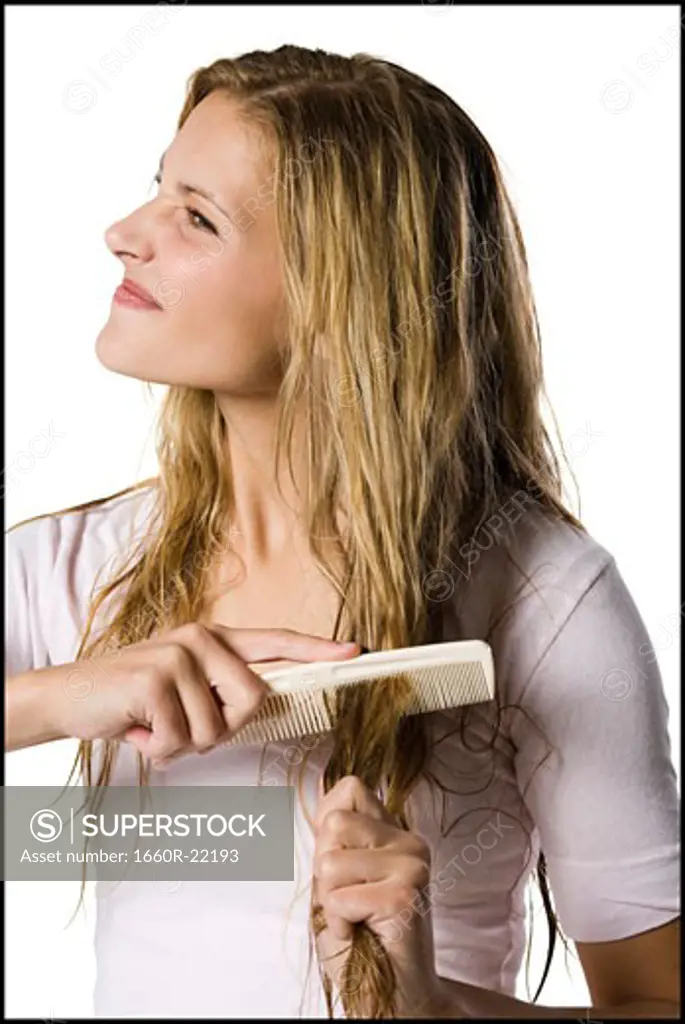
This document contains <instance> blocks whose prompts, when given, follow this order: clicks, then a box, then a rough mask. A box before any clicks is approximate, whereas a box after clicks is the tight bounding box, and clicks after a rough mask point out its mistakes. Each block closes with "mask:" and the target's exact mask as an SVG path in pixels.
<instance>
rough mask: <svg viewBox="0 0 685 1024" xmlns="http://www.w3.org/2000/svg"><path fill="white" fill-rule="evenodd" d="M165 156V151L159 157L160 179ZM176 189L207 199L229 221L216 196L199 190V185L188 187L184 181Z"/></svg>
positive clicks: (228, 216) (229, 218) (229, 217)
mask: <svg viewBox="0 0 685 1024" xmlns="http://www.w3.org/2000/svg"><path fill="white" fill-rule="evenodd" d="M165 156H166V151H165V152H164V153H162V155H161V157H160V158H159V169H158V174H159V176H160V177H161V176H162V172H163V170H164V157H165ZM178 187H179V189H180V190H181V192H183V193H184V194H185V195H192V194H194V195H198V196H202V198H203V199H207V200H208V201H209V202H210V203H212V205H213V206H216V208H217V210H219V211H220V212H221V213H223V215H224V217H226V219H227V220H231V216H230V214H228V213H226V211H225V210H224V208H223V206H221V204H220V203H218V202H217V199H216V196H214V195H213V194H212V193H211V192H208V191H207V190H206V189H204V188H200V186H199V185H188V184H186V182H184V181H179V183H178Z"/></svg>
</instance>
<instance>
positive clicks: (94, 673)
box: [43, 623, 360, 768]
mask: <svg viewBox="0 0 685 1024" xmlns="http://www.w3.org/2000/svg"><path fill="white" fill-rule="evenodd" d="M359 653H360V648H359V646H358V645H352V646H345V645H343V644H341V643H338V642H335V641H332V640H326V639H324V638H323V637H317V636H311V635H309V634H305V633H298V632H296V631H295V630H289V629H237V628H235V629H234V628H231V627H227V626H221V625H219V624H213V625H212V626H204V625H201V624H200V623H187V624H186V625H183V626H179V627H177V628H176V629H172V630H168V631H166V632H165V633H161V634H159V635H158V636H154V637H152V638H151V639H149V640H143V641H141V642H139V643H136V644H131V645H130V646H128V647H121V648H117V649H116V650H114V651H112V652H108V653H106V654H104V655H100V656H97V657H93V658H89V659H88V660H86V661H75V662H71V663H69V664H67V665H59V666H55V667H51V668H49V669H46V670H43V671H46V672H49V673H53V674H54V673H57V674H58V675H59V676H60V679H61V685H60V684H59V683H58V681H57V679H54V680H53V681H52V684H51V687H50V691H51V694H52V696H53V699H54V705H53V707H52V714H51V717H53V718H54V724H55V726H56V728H58V729H59V732H60V735H63V736H71V737H75V738H78V739H82V740H94V739H123V740H126V741H127V742H129V743H132V744H133V745H134V746H135V747H136V748H137V749H138V750H139V751H140V752H141V754H143V755H144V756H145V757H148V758H150V760H151V762H152V765H153V766H154V767H157V768H158V767H163V764H160V762H167V761H169V760H171V759H172V758H176V757H179V756H180V755H183V754H189V753H204V752H206V751H209V750H211V749H212V748H213V747H215V746H217V745H218V744H220V743H225V742H226V741H227V740H229V739H231V738H232V737H233V736H234V735H235V734H236V733H237V732H238V730H239V729H241V728H242V727H243V726H244V725H246V724H247V723H248V722H249V721H250V720H251V719H252V718H254V716H255V715H256V714H257V712H258V711H259V709H260V707H261V706H262V703H263V701H264V699H265V698H266V696H267V694H268V692H269V690H268V686H267V684H266V683H265V682H264V681H263V680H262V679H261V678H260V677H259V675H258V674H257V673H256V672H253V671H252V670H251V669H249V668H248V663H254V662H260V661H273V660H285V661H288V662H292V663H295V662H307V661H334V660H337V659H345V658H348V657H350V656H356V655H357V654H359ZM210 680H211V685H210Z"/></svg>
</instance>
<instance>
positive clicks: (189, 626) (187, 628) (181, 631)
mask: <svg viewBox="0 0 685 1024" xmlns="http://www.w3.org/2000/svg"><path fill="white" fill-rule="evenodd" d="M176 633H177V635H178V636H180V637H182V638H183V640H184V641H187V642H188V643H191V644H194V643H202V641H203V640H204V638H205V636H206V633H207V630H206V629H205V627H204V626H203V625H202V624H201V623H200V622H186V623H184V625H183V626H179V628H178V629H177V630H176Z"/></svg>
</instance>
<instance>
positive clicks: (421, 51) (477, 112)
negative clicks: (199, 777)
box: [2, 4, 680, 1018]
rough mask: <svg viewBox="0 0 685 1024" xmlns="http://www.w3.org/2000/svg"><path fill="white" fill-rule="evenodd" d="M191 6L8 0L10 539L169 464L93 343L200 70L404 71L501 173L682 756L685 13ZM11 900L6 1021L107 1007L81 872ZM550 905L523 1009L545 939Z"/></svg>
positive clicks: (135, 395)
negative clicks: (122, 227) (117, 247)
mask: <svg viewBox="0 0 685 1024" xmlns="http://www.w3.org/2000/svg"><path fill="white" fill-rule="evenodd" d="M175 6H176V7H177V8H178V9H177V10H173V11H171V12H170V13H168V15H167V17H166V21H165V23H164V26H163V27H162V28H161V29H160V30H158V31H157V33H156V35H153V34H151V33H150V32H149V31H148V30H146V29H145V28H144V23H143V22H142V20H141V19H142V17H143V15H144V14H145V13H146V12H152V11H154V10H156V8H155V6H154V5H151V4H150V5H148V4H146V5H142V6H118V7H116V6H115V7H110V6H86V7H76V6H61V7H60V6H55V7H45V6H43V7H38V6H36V7H31V6H28V7H23V8H19V7H10V8H6V9H5V10H6V24H7V42H6V54H5V57H6V62H7V71H6V75H7V78H6V81H7V103H6V116H7V136H6V141H7V148H6V152H7V158H6V160H7V162H6V175H7V179H6V180H7V192H6V216H7V231H8V234H7V240H6V252H7V256H8V259H7V271H6V274H7V277H6V284H7V297H8V305H7V339H8V340H7V356H6V359H7V382H8V383H7V390H6V396H5V400H6V403H7V417H6V430H7V448H6V451H5V469H4V472H3V481H2V483H3V486H4V487H5V488H6V498H7V502H6V510H7V511H6V516H7V523H6V525H11V524H13V523H15V522H17V521H19V520H22V519H24V518H27V517H29V516H32V515H38V514H40V513H44V512H49V511H54V510H57V509H60V508H63V507H66V506H70V505H74V504H77V503H79V502H83V501H88V500H91V499H94V498H99V497H102V496H105V495H107V494H111V493H113V492H114V491H117V490H120V489H122V488H124V487H126V486H128V485H129V484H130V483H132V482H134V481H135V480H138V479H141V478H142V477H144V476H148V475H152V474H154V473H155V472H156V468H157V467H156V462H155V457H154V450H153V446H152V442H151V435H150V428H151V424H152V418H153V412H154V405H155V402H156V401H158V399H159V393H161V390H162V389H159V388H156V389H155V394H156V397H155V400H154V402H151V401H150V400H149V399H147V398H146V397H145V394H144V386H143V385H142V384H141V383H140V382H137V381H134V380H132V379H130V378H125V377H122V376H119V375H116V374H112V373H110V372H108V371H107V370H105V369H104V368H103V367H102V366H101V365H100V364H99V363H98V362H97V360H96V358H95V355H94V351H93V347H94V342H95V338H96V335H97V333H98V331H99V329H100V327H101V326H102V324H103V323H104V321H105V319H106V317H107V315H108V309H109V303H110V300H111V295H112V292H113V290H114V288H115V287H116V285H117V284H118V283H119V281H120V279H121V276H122V268H121V265H120V264H119V262H118V261H117V260H116V259H115V258H114V257H112V256H111V255H110V254H109V252H108V251H107V249H106V247H105V244H104V240H103V232H104V230H105V228H106V227H107V226H108V225H109V224H110V223H111V222H112V221H114V220H115V219H117V218H119V217H121V216H122V215H124V214H125V213H127V212H128V211H130V210H131V209H132V208H134V207H135V206H137V205H139V204H140V203H142V202H144V201H145V200H146V199H147V198H148V191H147V190H148V187H149V185H150V181H151V178H152V175H153V174H154V172H155V171H156V169H157V162H158V159H159V156H160V154H161V153H162V151H163V149H164V148H165V147H166V146H167V145H168V143H169V141H170V139H171V137H172V134H173V131H174V124H175V120H176V118H177V116H178V113H179V111H180V107H181V104H182V100H183V96H184V88H185V82H186V79H187V77H188V75H189V74H190V73H191V72H192V71H193V70H194V69H195V68H196V67H197V66H199V65H202V64H208V63H210V62H211V61H213V60H215V59H216V58H218V57H221V56H234V55H237V54H239V53H241V52H244V51H247V50H251V49H257V48H259V49H272V48H274V47H276V46H279V45H281V44H282V43H286V42H290V43H297V44H300V45H307V46H320V47H323V48H325V49H331V50H334V51H337V52H339V53H342V54H352V53H354V52H357V51H367V52H371V53H374V54H376V55H378V56H381V57H386V58H388V59H390V60H392V61H394V62H396V63H400V64H403V65H405V66H406V67H407V68H409V69H411V70H413V71H416V72H418V73H419V74H422V75H423V76H424V77H427V78H429V79H431V80H432V81H434V82H435V83H436V84H438V85H439V86H441V87H442V88H443V89H444V90H445V91H447V92H448V93H450V95H452V96H453V97H454V98H455V99H456V100H457V101H458V102H459V103H460V104H461V105H462V106H463V107H464V108H465V109H466V110H467V112H468V113H469V114H470V115H471V116H472V117H473V118H474V120H475V121H476V123H477V124H478V126H479V127H480V128H481V130H482V131H483V132H484V134H485V135H486V137H487V138H488V139H489V141H490V143H491V145H492V146H493V148H494V150H495V152H496V153H497V155H498V157H499V158H500V160H501V163H502V166H503V168H504V172H505V175H506V179H507V181H508V184H509V187H510V189H511V192H512V195H513V198H514V201H515V203H516V206H517V210H518V213H519V217H520V220H521V224H522V228H523V233H524V237H525V239H526V244H527V247H528V252H529V257H530V264H531V271H532V277H533V286H534V289H535V295H536V300H537V303H538V311H539V316H540V324H541V328H542V335H543V351H544V357H545V368H546V378H547V389H548V394H549V397H550V400H551V403H552V407H553V408H554V410H555V412H556V414H557V417H558V420H559V423H560V427H561V433H562V436H563V438H564V441H565V443H566V446H567V451H568V454H569V458H570V461H571V464H572V467H573V471H574V473H575V475H576V478H577V480H578V484H579V487H580V494H581V499H582V500H581V506H580V514H581V517H582V519H583V521H584V523H585V524H586V526H587V528H588V529H589V531H590V532H591V533H592V534H593V535H594V536H595V537H596V539H597V540H598V541H599V542H600V543H602V544H603V545H604V546H605V547H606V548H607V549H608V550H609V551H610V552H611V553H612V554H613V555H614V556H615V558H616V560H617V562H618V565H619V568H620V570H621V572H622V574H623V576H624V579H625V580H626V583H627V584H628V587H629V588H630V590H631V592H632V594H633V596H634V598H635V600H636V603H637V605H638V607H639V609H640V611H641V613H642V616H643V618H644V621H645V624H646V626H647V629H648V631H649V633H650V638H651V640H652V642H653V643H654V645H655V646H656V647H657V648H659V649H660V655H659V661H660V665H661V670H662V674H663V678H664V685H665V687H666V692H667V696H668V699H669V702H670V707H671V722H670V728H671V735H672V742H673V756H674V760H675V761H676V764H679V761H680V737H679V732H678V722H679V704H680V696H679V690H680V686H679V632H680V630H679V622H680V617H679V611H680V597H679V588H678V569H677V566H678V564H679V551H678V544H679V531H678V525H679V490H680V489H679V480H678V467H679V458H678V456H679V451H678V442H677V440H676V438H677V427H678V400H679V395H678V383H677V382H678V378H679V374H678V369H679V367H678V355H679V341H678V280H679V248H678V242H679V236H678V229H677V225H678V224H679V219H680V218H679V209H678V195H679V192H678V174H679V163H678V156H677V154H678V151H679V139H678V123H677V116H678V113H679V111H678V79H679V63H680V55H679V52H678V50H677V46H678V41H677V34H676V33H677V29H678V21H679V17H680V12H679V10H678V8H677V7H676V6H652V7H649V8H647V7H640V6H636V7H633V6H631V7H629V6H613V7H608V6H607V7H600V6H595V5H591V6H567V7H552V6H550V7H527V6H510V7H487V6H486V7H470V6H461V5H460V6H458V7H451V6H448V5H438V4H433V5H425V6H422V5H417V6H416V7H413V8H409V7H406V8H403V7H368V6H356V7H347V8H340V7H338V8H336V7H325V6H322V7H314V8H311V7H307V8H304V7H295V6H293V7H284V8H275V7H274V8H266V7H255V8H243V7H230V6H226V7H210V6H204V7H203V6H200V7H192V8H191V7H190V6H183V5H175ZM157 20H159V19H157ZM114 51H118V53H119V55H120V57H121V59H122V62H123V64H122V67H121V69H120V72H119V73H118V74H116V75H114V74H112V73H111V71H109V70H107V68H108V67H111V63H110V64H108V63H107V55H108V54H109V55H110V56H111V55H112V53H113V52H114ZM41 432H43V433H46V434H49V435H52V440H51V443H50V445H49V446H48V445H46V443H45V441H40V440H39V437H40V435H41ZM32 451H33V452H37V453H38V452H39V453H40V455H41V457H37V458H35V459H34V460H33V462H32V457H31V456H30V455H27V452H32ZM570 493H571V495H572V496H573V494H574V492H573V491H571V492H570ZM574 508H575V511H576V512H578V506H577V505H575V506H574ZM674 622H677V624H676V625H674ZM75 750H76V744H75V741H74V743H72V742H66V741H65V742H62V743H58V744H49V745H47V746H45V747H43V748H40V747H39V748H35V749H28V750H23V751H16V752H14V753H12V754H10V755H7V757H6V769H7V779H6V781H7V783H8V784H24V785H30V784H32V783H34V782H39V781H40V782H44V781H45V780H46V779H52V780H54V784H55V785H62V784H64V782H65V781H66V778H67V774H68V769H69V767H70V765H71V761H72V758H73V756H74V753H75ZM535 891H536V892H537V890H535ZM6 894H7V919H6V940H7V941H6V947H5V948H6V950H7V953H6V956H7V960H6V968H7V969H6V977H7V981H8V995H7V1003H6V1008H5V1009H6V1014H7V1015H8V1016H17V1017H18V1016H34V1017H45V1018H49V1017H53V1018H55V1017H62V1018H73V1017H76V1016H88V1015H89V1014H90V1013H91V1012H92V1009H91V988H92V982H93V972H94V964H93V953H92V949H91V935H92V925H93V920H92V918H93V908H92V905H91V904H90V901H89V906H91V909H90V910H89V913H88V917H87V919H84V917H83V914H82V913H81V914H80V916H79V918H78V919H77V920H76V921H75V922H74V923H73V924H72V925H71V926H70V927H69V928H68V929H67V930H66V931H65V930H64V926H65V925H66V923H67V921H68V920H69V917H70V916H71V913H72V911H73V909H74V908H75V905H76V900H77V898H78V883H76V882H74V883H67V882H61V883H55V884H48V883H37V884H34V885H31V884H29V883H13V884H8V885H7V886H6ZM536 907H537V908H538V910H537V913H536V916H535V930H534V951H533V957H532V962H531V973H530V979H531V980H530V985H531V991H530V993H529V995H528V996H527V994H526V990H525V987H524V985H523V980H521V987H520V989H519V993H518V994H519V995H520V997H521V998H532V995H533V993H534V991H535V988H536V986H537V983H538V981H539V978H540V976H541V970H542V966H543V963H544V954H545V952H546V947H547V937H546V923H545V919H544V915H543V913H542V911H541V909H540V904H539V903H537V902H536ZM569 972H570V973H567V971H566V969H565V967H564V956H563V950H560V951H559V952H558V953H557V954H556V955H555V961H554V966H553V968H552V973H551V978H550V980H548V982H547V984H546V986H545V989H544V991H543V995H542V997H541V999H540V1002H541V1003H543V1004H547V1005H566V1006H583V1005H587V999H588V996H587V990H586V987H585V984H584V982H583V980H582V972H581V971H580V968H579V967H578V965H577V962H576V961H575V959H573V960H571V961H569Z"/></svg>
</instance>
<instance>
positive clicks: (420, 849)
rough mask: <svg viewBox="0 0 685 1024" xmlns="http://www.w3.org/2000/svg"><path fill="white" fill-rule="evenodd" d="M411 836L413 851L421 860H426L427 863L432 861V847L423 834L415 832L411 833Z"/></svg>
mask: <svg viewBox="0 0 685 1024" xmlns="http://www.w3.org/2000/svg"><path fill="white" fill-rule="evenodd" d="M409 836H410V840H411V843H410V849H411V851H412V853H414V854H415V855H416V857H418V858H419V859H420V860H423V861H425V863H426V864H430V863H431V848H430V845H429V843H427V842H426V840H425V839H424V838H423V836H419V835H417V834H416V833H415V832H411V833H409Z"/></svg>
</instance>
